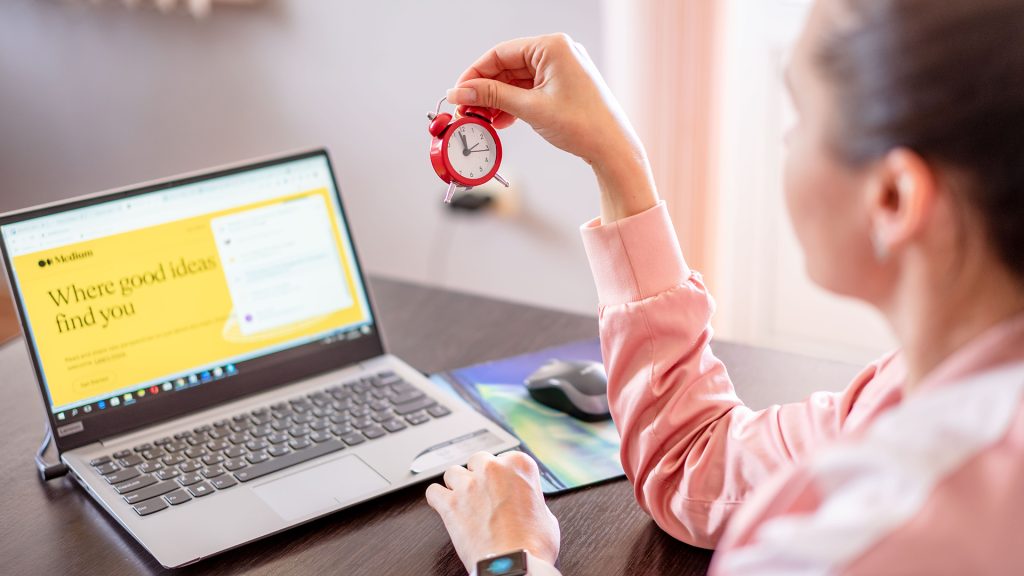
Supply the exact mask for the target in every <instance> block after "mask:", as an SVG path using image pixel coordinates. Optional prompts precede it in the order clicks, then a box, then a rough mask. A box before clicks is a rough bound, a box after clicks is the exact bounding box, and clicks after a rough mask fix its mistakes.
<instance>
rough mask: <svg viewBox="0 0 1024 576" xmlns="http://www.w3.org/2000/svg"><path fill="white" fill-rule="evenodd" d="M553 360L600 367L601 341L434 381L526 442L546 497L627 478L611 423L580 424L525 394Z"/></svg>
mask: <svg viewBox="0 0 1024 576" xmlns="http://www.w3.org/2000/svg"><path fill="white" fill-rule="evenodd" d="M552 359H558V360H593V361H595V362H601V344H600V342H599V341H598V340H597V339H596V338H595V339H593V340H583V341H580V342H573V343H571V344H566V345H564V346H557V347H554V348H547V349H545V350H540V351H538V352H533V353H530V354H523V355H521V356H514V357H512V358H506V359H503V360H496V361H493V362H486V363H484V364H476V365H474V366H467V367H465V368H459V369H457V370H452V371H450V372H443V373H440V374H434V375H433V376H431V379H432V380H433V381H434V382H435V383H437V384H438V385H439V386H441V387H442V388H444V389H446V390H447V391H448V392H450V393H451V394H453V395H454V396H456V397H457V398H460V399H461V400H463V401H464V402H466V403H467V404H469V405H470V406H472V407H473V408H475V409H476V410H477V411H478V412H480V413H482V414H483V415H485V416H487V417H488V418H490V419H491V420H493V421H495V422H496V423H497V424H498V425H500V426H502V427H503V428H505V429H506V430H508V431H509V432H510V433H511V434H514V435H515V436H516V437H518V438H519V440H521V441H522V443H523V444H522V446H521V447H520V449H521V450H523V451H524V452H526V453H528V454H530V455H532V456H533V457H534V459H535V460H536V461H537V463H538V465H539V467H540V476H541V484H542V487H543V489H544V493H545V494H557V493H559V492H565V491H567V490H572V489H574V488H580V487H582V486H587V485H590V484H594V483H597V482H603V481H605V480H610V479H613V478H619V477H621V476H623V472H622V464H621V463H620V462H619V434H618V431H617V430H616V429H615V424H614V423H613V422H612V421H611V420H605V421H602V422H583V421H581V420H577V419H576V418H573V417H572V416H569V415H568V414H565V413H564V412H560V411H558V410H554V409H552V408H548V407H547V406H544V405H542V404H540V403H538V402H537V401H535V400H534V399H533V398H531V397H530V394H529V393H528V392H527V391H526V386H525V385H524V384H523V382H524V381H525V380H526V377H527V376H529V375H530V374H532V373H533V372H534V371H536V370H537V369H538V368H540V367H541V365H543V364H544V363H545V362H547V361H548V360H552Z"/></svg>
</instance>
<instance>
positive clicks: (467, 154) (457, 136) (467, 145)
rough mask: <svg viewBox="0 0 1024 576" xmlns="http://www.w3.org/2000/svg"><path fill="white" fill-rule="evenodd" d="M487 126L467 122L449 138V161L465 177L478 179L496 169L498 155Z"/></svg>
mask: <svg viewBox="0 0 1024 576" xmlns="http://www.w3.org/2000/svg"><path fill="white" fill-rule="evenodd" d="M496 148H497V147H496V146H495V143H494V137H493V136H491V133H490V131H488V130H487V128H485V127H483V126H481V125H480V124H475V123H472V122H470V123H466V124H463V125H461V126H459V127H458V128H456V129H455V130H454V131H453V132H452V133H451V135H450V136H449V138H448V162H450V163H451V165H452V169H454V170H455V172H456V173H458V175H459V176H461V177H462V178H464V179H467V180H477V179H480V178H483V177H484V176H486V175H488V174H490V173H491V171H492V170H494V163H495V161H496V159H497V157H498V153H497V151H496Z"/></svg>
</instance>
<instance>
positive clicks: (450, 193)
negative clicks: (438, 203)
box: [444, 182, 458, 204]
mask: <svg viewBox="0 0 1024 576" xmlns="http://www.w3.org/2000/svg"><path fill="white" fill-rule="evenodd" d="M456 188H458V184H456V183H455V182H452V183H451V184H449V185H448V192H447V193H446V194H445V195H444V203H445V204H451V203H452V196H455V189H456Z"/></svg>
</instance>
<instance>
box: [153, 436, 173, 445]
mask: <svg viewBox="0 0 1024 576" xmlns="http://www.w3.org/2000/svg"><path fill="white" fill-rule="evenodd" d="M170 443H171V437H170V436H164V437H163V438H160V439H159V440H153V446H163V445H165V444H170Z"/></svg>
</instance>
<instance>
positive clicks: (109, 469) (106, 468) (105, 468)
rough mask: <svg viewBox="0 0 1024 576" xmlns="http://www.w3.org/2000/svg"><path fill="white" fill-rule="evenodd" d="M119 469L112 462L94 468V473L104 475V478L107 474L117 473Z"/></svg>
mask: <svg viewBox="0 0 1024 576" xmlns="http://www.w3.org/2000/svg"><path fill="white" fill-rule="evenodd" d="M120 469H121V468H120V467H119V466H118V465H117V464H115V463H113V462H107V463H106V464H100V465H99V466H97V467H96V471H97V472H99V473H100V474H102V475H104V476H106V475H107V474H113V473H114V472H117V471H118V470H120Z"/></svg>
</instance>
